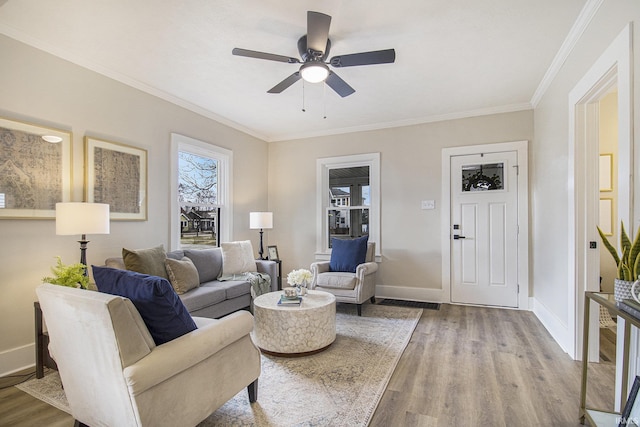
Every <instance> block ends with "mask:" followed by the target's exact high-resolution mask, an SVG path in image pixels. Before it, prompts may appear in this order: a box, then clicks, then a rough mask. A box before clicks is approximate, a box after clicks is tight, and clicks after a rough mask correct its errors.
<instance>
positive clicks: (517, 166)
mask: <svg viewBox="0 0 640 427" xmlns="http://www.w3.org/2000/svg"><path fill="white" fill-rule="evenodd" d="M513 167H514V168H516V175H520V166H519V165H514V166H513Z"/></svg>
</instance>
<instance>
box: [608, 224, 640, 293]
mask: <svg viewBox="0 0 640 427" xmlns="http://www.w3.org/2000/svg"><path fill="white" fill-rule="evenodd" d="M598 233H599V234H600V238H601V239H602V243H603V244H604V246H605V247H606V248H607V250H608V251H609V253H610V254H611V256H613V259H614V260H615V262H616V266H617V267H618V274H617V277H616V279H615V283H614V288H613V289H614V297H615V300H616V301H622V300H623V299H627V298H631V286H633V282H634V281H636V280H637V279H638V276H640V228H639V229H638V232H637V233H636V237H635V239H634V240H633V242H632V241H631V240H630V239H629V235H628V234H627V231H626V230H625V228H624V223H623V222H620V246H621V249H622V253H621V254H618V250H617V249H616V248H615V247H613V245H612V244H611V242H609V239H607V237H606V236H605V235H604V233H603V232H602V230H600V227H598Z"/></svg>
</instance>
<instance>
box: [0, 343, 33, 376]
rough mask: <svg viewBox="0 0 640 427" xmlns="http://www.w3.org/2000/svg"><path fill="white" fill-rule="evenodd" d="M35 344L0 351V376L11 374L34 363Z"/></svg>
mask: <svg viewBox="0 0 640 427" xmlns="http://www.w3.org/2000/svg"><path fill="white" fill-rule="evenodd" d="M35 351H36V346H35V344H27V345H25V346H22V347H16V348H12V349H11V350H6V351H3V352H1V353H0V377H4V376H6V375H11V374H13V373H15V372H18V371H21V370H23V369H27V368H31V367H33V366H34V365H35V364H36V353H35Z"/></svg>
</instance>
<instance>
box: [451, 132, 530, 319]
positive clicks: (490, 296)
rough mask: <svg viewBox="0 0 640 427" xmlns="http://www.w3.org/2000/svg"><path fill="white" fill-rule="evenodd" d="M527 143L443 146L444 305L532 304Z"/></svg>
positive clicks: (515, 306) (507, 305) (521, 306)
mask: <svg viewBox="0 0 640 427" xmlns="http://www.w3.org/2000/svg"><path fill="white" fill-rule="evenodd" d="M527 145H528V143H527V141H516V142H505V143H495V144H483V145H473V146H466V147H454V148H444V149H443V150H442V217H441V218H442V228H441V229H442V236H441V239H442V290H443V298H442V300H443V302H449V303H454V304H474V305H487V306H499V307H510V308H520V309H528V308H529V281H528V278H529V263H528V259H529V255H528V254H529V241H528V235H529V232H528V229H529V222H528V221H529V217H528V212H529V207H528V166H527ZM498 181H499V182H498ZM474 186H475V188H472V187H474ZM492 186H493V187H494V188H493V190H489V188H490V187H492ZM463 187H466V188H467V190H470V191H465V188H463ZM498 187H502V188H498ZM485 189H486V190H485ZM474 190H475V191H474ZM456 236H457V237H456ZM467 236H468V237H469V239H467Z"/></svg>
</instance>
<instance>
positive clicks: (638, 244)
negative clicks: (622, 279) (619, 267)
mask: <svg viewBox="0 0 640 427" xmlns="http://www.w3.org/2000/svg"><path fill="white" fill-rule="evenodd" d="M639 255H640V227H638V230H637V231H636V236H635V239H634V240H633V244H632V246H631V252H630V253H629V267H631V268H632V273H633V277H634V278H633V279H632V280H635V279H637V278H638V275H637V274H636V271H637V270H636V264H637V262H638V258H639Z"/></svg>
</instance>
